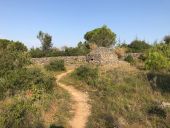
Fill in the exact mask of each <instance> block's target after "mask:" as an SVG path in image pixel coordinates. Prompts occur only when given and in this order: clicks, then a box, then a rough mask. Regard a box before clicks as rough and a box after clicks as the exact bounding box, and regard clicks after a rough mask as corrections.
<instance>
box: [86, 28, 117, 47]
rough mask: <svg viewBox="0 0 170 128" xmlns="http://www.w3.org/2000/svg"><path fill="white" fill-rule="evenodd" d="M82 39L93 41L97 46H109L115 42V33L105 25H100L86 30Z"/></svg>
mask: <svg viewBox="0 0 170 128" xmlns="http://www.w3.org/2000/svg"><path fill="white" fill-rule="evenodd" d="M84 39H85V40H86V41H87V42H88V43H95V44H96V45H97V46H103V47H109V46H111V45H114V44H115V39H116V34H115V33H113V32H112V31H111V29H109V28H107V26H102V27H101V28H96V29H94V30H92V31H89V32H87V33H86V34H85V36H84Z"/></svg>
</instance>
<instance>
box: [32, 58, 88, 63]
mask: <svg viewBox="0 0 170 128" xmlns="http://www.w3.org/2000/svg"><path fill="white" fill-rule="evenodd" d="M55 59H59V60H64V62H65V64H68V65H69V64H81V63H85V62H86V57H85V56H59V57H44V58H32V62H33V63H35V64H41V65H44V64H48V63H49V62H50V61H52V60H55Z"/></svg>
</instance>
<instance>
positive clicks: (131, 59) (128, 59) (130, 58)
mask: <svg viewBox="0 0 170 128" xmlns="http://www.w3.org/2000/svg"><path fill="white" fill-rule="evenodd" d="M124 60H125V61H127V62H129V63H130V64H133V63H134V62H135V61H134V59H133V57H132V56H131V55H128V56H127V57H125V59H124Z"/></svg>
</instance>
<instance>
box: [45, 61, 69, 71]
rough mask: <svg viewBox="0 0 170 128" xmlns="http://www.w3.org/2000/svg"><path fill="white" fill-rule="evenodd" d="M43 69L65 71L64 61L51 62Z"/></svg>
mask: <svg viewBox="0 0 170 128" xmlns="http://www.w3.org/2000/svg"><path fill="white" fill-rule="evenodd" d="M45 68H46V69H47V70H49V71H65V70H66V68H65V66H64V60H53V61H51V62H50V63H49V64H48V65H46V66H45Z"/></svg>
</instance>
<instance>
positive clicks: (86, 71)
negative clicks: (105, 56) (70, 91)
mask: <svg viewBox="0 0 170 128" xmlns="http://www.w3.org/2000/svg"><path fill="white" fill-rule="evenodd" d="M73 76H74V77H75V78H77V79H79V80H82V81H84V82H86V83H87V84H89V85H96V84H97V82H98V79H99V73H98V68H93V67H90V66H87V65H83V66H80V67H78V68H77V69H76V70H75V71H74V73H73Z"/></svg>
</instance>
